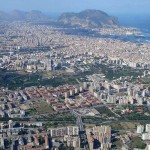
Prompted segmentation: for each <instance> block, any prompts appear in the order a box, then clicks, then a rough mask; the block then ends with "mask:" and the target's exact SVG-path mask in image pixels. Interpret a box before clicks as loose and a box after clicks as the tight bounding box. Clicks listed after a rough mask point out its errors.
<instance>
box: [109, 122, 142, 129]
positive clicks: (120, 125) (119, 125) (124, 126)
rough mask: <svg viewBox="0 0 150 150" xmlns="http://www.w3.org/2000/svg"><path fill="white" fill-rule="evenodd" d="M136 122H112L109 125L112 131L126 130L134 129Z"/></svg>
mask: <svg viewBox="0 0 150 150" xmlns="http://www.w3.org/2000/svg"><path fill="white" fill-rule="evenodd" d="M139 124H140V123H138V122H113V123H111V124H110V125H111V127H112V130H127V129H136V127H137V125H139Z"/></svg>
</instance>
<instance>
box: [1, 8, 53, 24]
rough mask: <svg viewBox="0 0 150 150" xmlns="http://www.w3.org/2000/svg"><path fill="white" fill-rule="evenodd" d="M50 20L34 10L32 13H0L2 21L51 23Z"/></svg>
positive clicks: (15, 11) (18, 11)
mask: <svg viewBox="0 0 150 150" xmlns="http://www.w3.org/2000/svg"><path fill="white" fill-rule="evenodd" d="M49 20H50V18H49V17H47V16H46V15H44V14H43V13H42V12H40V11H36V10H32V11H30V12H24V11H20V10H14V11H12V12H10V13H5V12H2V11H0V21H30V22H34V21H49Z"/></svg>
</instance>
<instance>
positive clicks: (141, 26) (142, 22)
mask: <svg viewBox="0 0 150 150" xmlns="http://www.w3.org/2000/svg"><path fill="white" fill-rule="evenodd" d="M116 16H117V17H118V21H119V23H120V24H121V25H122V26H126V27H133V28H137V29H138V30H140V31H141V32H142V36H141V37H134V38H136V39H137V41H140V42H150V14H137V15H136V14H134V15H131V14H119V15H116Z"/></svg>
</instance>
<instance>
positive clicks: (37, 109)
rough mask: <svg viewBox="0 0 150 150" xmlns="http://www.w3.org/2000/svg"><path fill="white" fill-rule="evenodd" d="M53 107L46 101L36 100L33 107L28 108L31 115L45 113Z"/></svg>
mask: <svg viewBox="0 0 150 150" xmlns="http://www.w3.org/2000/svg"><path fill="white" fill-rule="evenodd" d="M52 112H53V109H52V107H51V106H49V105H48V104H47V103H46V102H44V101H43V102H37V103H34V105H33V107H32V108H31V109H30V114H31V115H38V114H46V113H52Z"/></svg>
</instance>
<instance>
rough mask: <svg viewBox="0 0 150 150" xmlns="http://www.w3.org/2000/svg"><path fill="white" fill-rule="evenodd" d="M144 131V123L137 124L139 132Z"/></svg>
mask: <svg viewBox="0 0 150 150" xmlns="http://www.w3.org/2000/svg"><path fill="white" fill-rule="evenodd" d="M143 132H144V126H143V125H138V126H137V133H139V134H141V133H143Z"/></svg>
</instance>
